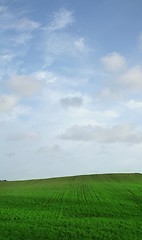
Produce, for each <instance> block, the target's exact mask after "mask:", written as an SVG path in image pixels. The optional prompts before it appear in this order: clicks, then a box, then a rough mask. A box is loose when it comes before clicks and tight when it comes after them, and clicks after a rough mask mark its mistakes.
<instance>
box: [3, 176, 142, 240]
mask: <svg viewBox="0 0 142 240" xmlns="http://www.w3.org/2000/svg"><path fill="white" fill-rule="evenodd" d="M141 236H142V175H141V174H102V175H101V174H98V175H86V176H74V177H64V178H53V179H41V180H29V181H15V182H0V240H25V239H26V240H31V239H33V240H40V239H41V240H43V239H46V240H47V239H54V240H56V239H86V240H89V239H106V240H107V239H115V240H117V239H121V240H124V239H128V240H134V239H141Z"/></svg>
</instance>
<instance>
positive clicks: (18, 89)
mask: <svg viewBox="0 0 142 240" xmlns="http://www.w3.org/2000/svg"><path fill="white" fill-rule="evenodd" d="M7 84H8V87H9V88H10V89H11V90H12V91H14V92H15V93H16V94H17V95H18V96H24V97H29V96H32V95H33V94H35V93H37V92H38V91H39V90H40V89H41V88H42V86H43V81H42V80H38V79H36V78H34V77H32V76H24V75H22V76H13V77H12V78H10V79H9V80H8V82H7Z"/></svg>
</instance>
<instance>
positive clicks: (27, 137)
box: [6, 132, 39, 141]
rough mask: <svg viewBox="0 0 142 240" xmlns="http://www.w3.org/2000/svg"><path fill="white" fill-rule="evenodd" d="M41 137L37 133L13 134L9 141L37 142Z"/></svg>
mask: <svg viewBox="0 0 142 240" xmlns="http://www.w3.org/2000/svg"><path fill="white" fill-rule="evenodd" d="M38 138H39V135H38V134H37V133H36V132H24V133H13V134H9V135H7V138H6V139H7V140H8V141H25V140H31V141H33V140H37V139H38Z"/></svg>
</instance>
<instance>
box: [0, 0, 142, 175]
mask: <svg viewBox="0 0 142 240" xmlns="http://www.w3.org/2000/svg"><path fill="white" fill-rule="evenodd" d="M141 9H142V2H141V1H140V0H136V1H134V0H130V1H121V0H120V1H116V0H113V1H112V0H99V1H98V0H88V1H86V0H78V1H75V0H72V1H67V0H60V1H59V0H54V1H49V0H48V1H47V0H46V1H45V0H40V1H39V0H37V1H26V0H25V1H24V2H22V3H21V1H18V0H13V1H12V0H11V1H9V0H0V36H1V37H0V152H1V158H0V166H1V167H0V178H1V179H11V180H13V179H30V178H46V177H55V176H66V175H77V174H89V173H104V172H141V171H142V162H141V153H142V150H141V149H142V127H141V117H142V94H141V92H142V60H141V59H142V58H141V56H142V17H141Z"/></svg>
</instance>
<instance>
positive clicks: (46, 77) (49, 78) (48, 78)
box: [32, 71, 58, 84]
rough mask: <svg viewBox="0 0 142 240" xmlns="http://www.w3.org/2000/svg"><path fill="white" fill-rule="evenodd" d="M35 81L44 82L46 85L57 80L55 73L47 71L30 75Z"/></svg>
mask: <svg viewBox="0 0 142 240" xmlns="http://www.w3.org/2000/svg"><path fill="white" fill-rule="evenodd" d="M32 76H33V77H35V78H36V79H37V80H40V81H45V82H46V83H51V84H52V83H54V82H56V81H57V80H58V77H57V76H56V74H55V73H53V72H49V71H38V72H35V73H33V74H32Z"/></svg>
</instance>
